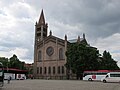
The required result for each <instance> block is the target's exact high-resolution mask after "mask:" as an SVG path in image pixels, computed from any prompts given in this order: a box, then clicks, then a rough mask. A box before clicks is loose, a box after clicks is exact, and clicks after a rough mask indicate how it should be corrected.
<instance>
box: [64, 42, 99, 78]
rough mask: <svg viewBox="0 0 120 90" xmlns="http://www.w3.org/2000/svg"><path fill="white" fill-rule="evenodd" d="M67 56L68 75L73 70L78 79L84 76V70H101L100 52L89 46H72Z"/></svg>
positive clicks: (75, 44)
mask: <svg viewBox="0 0 120 90" xmlns="http://www.w3.org/2000/svg"><path fill="white" fill-rule="evenodd" d="M66 56H67V63H66V68H67V70H68V73H69V71H70V70H72V72H73V73H75V74H76V75H77V79H78V78H79V77H80V76H81V75H82V73H83V71H84V70H97V69H98V68H99V62H98V57H99V51H98V50H97V49H96V48H94V47H90V46H89V45H87V44H84V43H82V44H79V43H74V44H70V45H69V46H68V49H67V52H66Z"/></svg>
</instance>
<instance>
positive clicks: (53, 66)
mask: <svg viewBox="0 0 120 90" xmlns="http://www.w3.org/2000/svg"><path fill="white" fill-rule="evenodd" d="M83 40H85V34H83V38H80V37H79V36H78V39H74V40H67V35H65V36H64V39H61V38H59V37H56V36H54V35H52V32H51V31H50V32H49V35H48V24H47V23H46V21H45V18H44V13H43V10H42V11H41V15H40V18H39V21H38V22H36V25H35V44H34V72H33V75H34V78H40V79H48V78H50V79H66V74H67V73H66V67H65V64H66V59H67V58H66V55H65V52H66V51H67V45H68V43H75V42H81V41H83ZM85 41H86V40H85Z"/></svg>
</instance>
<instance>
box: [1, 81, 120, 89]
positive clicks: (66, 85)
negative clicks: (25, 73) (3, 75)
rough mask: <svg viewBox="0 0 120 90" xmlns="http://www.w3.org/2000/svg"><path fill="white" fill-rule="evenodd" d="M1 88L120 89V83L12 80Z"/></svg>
mask: <svg viewBox="0 0 120 90" xmlns="http://www.w3.org/2000/svg"><path fill="white" fill-rule="evenodd" d="M0 90H120V83H102V82H88V81H80V80H40V79H39V80H12V81H11V82H10V84H7V81H5V83H4V86H3V87H2V88H0Z"/></svg>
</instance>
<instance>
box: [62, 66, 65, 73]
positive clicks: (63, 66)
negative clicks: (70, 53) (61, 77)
mask: <svg viewBox="0 0 120 90" xmlns="http://www.w3.org/2000/svg"><path fill="white" fill-rule="evenodd" d="M64 72H65V71H64V66H62V74H64Z"/></svg>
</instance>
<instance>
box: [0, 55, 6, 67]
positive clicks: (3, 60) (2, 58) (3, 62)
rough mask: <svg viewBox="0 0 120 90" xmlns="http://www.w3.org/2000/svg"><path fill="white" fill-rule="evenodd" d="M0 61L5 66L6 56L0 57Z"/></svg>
mask: <svg viewBox="0 0 120 90" xmlns="http://www.w3.org/2000/svg"><path fill="white" fill-rule="evenodd" d="M0 62H1V63H2V64H3V66H4V67H5V68H6V67H7V66H8V58H5V57H0Z"/></svg>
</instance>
